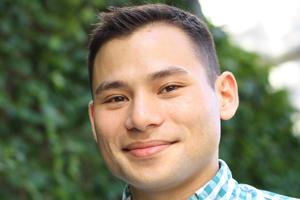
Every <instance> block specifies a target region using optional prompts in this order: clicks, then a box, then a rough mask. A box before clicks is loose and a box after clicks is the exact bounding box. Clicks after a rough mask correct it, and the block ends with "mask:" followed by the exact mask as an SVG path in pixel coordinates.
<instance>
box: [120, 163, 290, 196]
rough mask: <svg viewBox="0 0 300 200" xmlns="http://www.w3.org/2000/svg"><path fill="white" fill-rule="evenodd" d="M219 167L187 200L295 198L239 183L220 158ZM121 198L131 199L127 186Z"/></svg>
mask: <svg viewBox="0 0 300 200" xmlns="http://www.w3.org/2000/svg"><path fill="white" fill-rule="evenodd" d="M219 163H220V169H219V171H218V172H217V174H216V175H215V176H214V177H213V178H212V179H211V180H210V181H209V182H208V183H206V184H205V185H204V186H203V187H201V188H200V189H199V190H197V191H196V192H195V193H194V194H193V195H192V196H190V197H189V198H188V200H202V199H211V200H213V199H219V200H225V199H226V200H227V199H228V200H230V199H239V200H243V199H245V200H253V199H257V200H293V199H294V200H296V198H291V197H286V196H282V195H279V194H275V193H272V192H268V191H264V190H259V189H256V188H254V187H252V186H250V185H246V184H239V183H238V182H237V181H236V180H234V179H233V178H232V175H231V171H230V169H229V167H228V166H227V164H226V163H225V162H224V161H223V160H220V161H219ZM122 200H133V199H131V194H130V191H129V187H128V186H126V187H125V190H124V192H123V197H122Z"/></svg>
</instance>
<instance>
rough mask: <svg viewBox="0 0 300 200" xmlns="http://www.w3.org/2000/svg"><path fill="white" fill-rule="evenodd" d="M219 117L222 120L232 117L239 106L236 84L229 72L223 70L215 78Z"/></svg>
mask: <svg viewBox="0 0 300 200" xmlns="http://www.w3.org/2000/svg"><path fill="white" fill-rule="evenodd" d="M215 89H216V92H217V94H218V100H219V107H220V117H221V119H222V120H228V119H230V118H232V117H233V116H234V114H235V112H236V110H237V108H238V106H239V96H238V86H237V83H236V80H235V77H234V75H233V74H232V73H231V72H223V73H222V74H221V75H220V76H219V77H218V78H217V80H216V84H215Z"/></svg>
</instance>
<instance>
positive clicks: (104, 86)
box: [95, 66, 187, 95]
mask: <svg viewBox="0 0 300 200" xmlns="http://www.w3.org/2000/svg"><path fill="white" fill-rule="evenodd" d="M182 74H187V71H185V70H184V69H182V68H180V67H177V66H170V67H168V68H167V69H164V70H161V71H157V72H154V73H152V74H149V75H148V76H147V79H148V80H150V81H155V80H157V79H162V78H166V77H169V76H173V75H182ZM120 88H129V84H128V83H126V82H124V81H120V80H116V81H104V82H102V83H101V84H100V85H99V86H98V87H97V88H96V90H95V94H96V95H100V94H101V93H103V92H104V91H107V90H111V89H120Z"/></svg>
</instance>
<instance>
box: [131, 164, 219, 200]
mask: <svg viewBox="0 0 300 200" xmlns="http://www.w3.org/2000/svg"><path fill="white" fill-rule="evenodd" d="M218 170H219V163H218V159H213V160H212V161H211V162H210V163H209V164H208V165H207V166H205V167H203V168H201V169H200V170H199V172H198V173H197V174H195V175H194V176H192V177H190V178H188V179H186V180H184V182H182V183H180V184H178V185H176V186H175V187H172V188H168V189H165V190H155V191H153V190H151V191H147V190H140V189H138V188H134V187H130V190H131V193H132V197H133V198H132V199H133V200H166V199H178V200H186V199H188V198H189V197H190V196H192V195H193V194H194V193H195V192H196V191H197V190H198V189H200V188H201V187H202V186H204V185H205V184H206V183H207V182H209V181H210V180H211V179H212V178H213V177H214V176H215V175H216V173H217V171H218Z"/></svg>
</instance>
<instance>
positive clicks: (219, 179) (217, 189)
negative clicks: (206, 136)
mask: <svg viewBox="0 0 300 200" xmlns="http://www.w3.org/2000/svg"><path fill="white" fill-rule="evenodd" d="M219 165H220V168H219V170H218V172H217V174H216V175H215V176H214V177H213V178H212V179H211V180H210V181H209V182H207V183H206V184H205V185H204V186H202V187H201V188H200V189H198V190H197V191H196V192H195V193H194V194H193V195H192V196H190V197H189V200H198V199H206V198H208V197H209V198H210V199H214V197H216V196H220V195H221V196H222V193H224V194H225V193H226V191H223V190H224V187H223V186H224V185H225V184H229V181H231V180H233V179H232V175H231V172H230V169H229V167H228V166H227V164H226V163H225V162H224V161H223V160H219ZM231 184H235V183H231ZM122 200H132V199H131V194H130V191H129V187H128V185H127V186H126V187H125V189H124V191H123V196H122Z"/></svg>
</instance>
